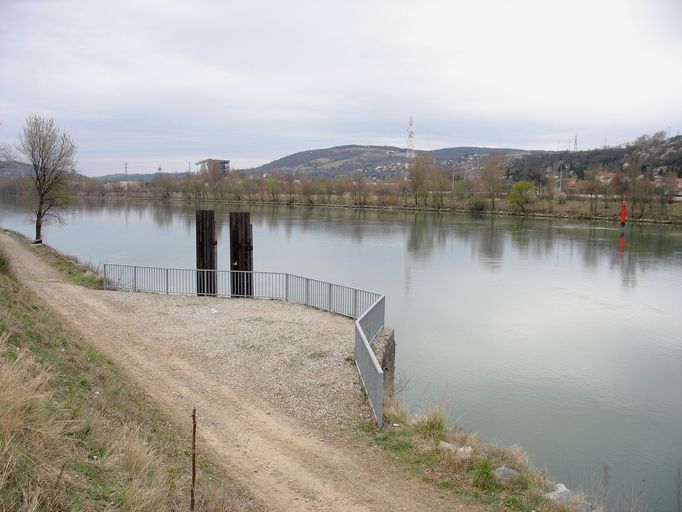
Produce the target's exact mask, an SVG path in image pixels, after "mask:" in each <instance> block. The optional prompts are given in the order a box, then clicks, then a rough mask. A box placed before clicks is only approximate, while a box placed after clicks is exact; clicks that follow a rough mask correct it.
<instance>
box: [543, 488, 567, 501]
mask: <svg viewBox="0 0 682 512" xmlns="http://www.w3.org/2000/svg"><path fill="white" fill-rule="evenodd" d="M571 496H572V493H571V491H569V490H568V489H567V488H566V486H565V485H564V484H556V485H555V486H554V490H553V491H550V492H547V493H545V498H547V499H548V500H550V501H556V502H557V503H568V502H569V501H571Z"/></svg>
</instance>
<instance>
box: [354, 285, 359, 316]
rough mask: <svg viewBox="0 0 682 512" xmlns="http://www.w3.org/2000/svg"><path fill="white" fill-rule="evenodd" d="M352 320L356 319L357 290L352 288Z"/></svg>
mask: <svg viewBox="0 0 682 512" xmlns="http://www.w3.org/2000/svg"><path fill="white" fill-rule="evenodd" d="M353 318H355V319H357V318H358V289H357V288H353Z"/></svg>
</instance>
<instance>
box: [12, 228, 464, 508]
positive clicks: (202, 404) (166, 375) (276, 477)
mask: <svg viewBox="0 0 682 512" xmlns="http://www.w3.org/2000/svg"><path fill="white" fill-rule="evenodd" d="M0 245H1V246H2V247H3V248H4V250H5V251H6V253H7V254H8V256H9V258H10V260H11V264H12V269H13V272H14V274H15V275H16V277H17V278H18V279H19V280H20V281H21V282H22V283H24V284H25V285H26V286H28V287H29V288H31V289H32V290H33V291H34V292H36V293H37V294H38V295H39V296H41V297H42V298H43V300H44V301H45V302H46V304H47V305H48V306H50V307H51V308H52V309H54V310H55V311H56V312H57V313H58V314H60V315H61V316H62V317H63V318H65V319H66V320H67V321H68V322H70V323H71V324H72V325H73V326H74V327H75V328H76V329H77V330H79V331H80V332H81V333H82V334H83V335H84V336H85V337H86V338H87V339H88V340H89V341H90V342H91V343H92V344H94V345H95V346H96V347H97V348H98V349H99V350H101V351H102V352H103V353H105V354H107V355H108V356H109V357H111V358H112V359H113V360H114V361H116V362H117V363H118V364H119V365H121V366H122V367H123V368H124V369H125V371H126V372H128V373H129V375H130V376H131V378H133V379H135V380H137V381H138V382H139V383H140V384H141V385H142V386H143V387H144V388H145V389H146V390H147V391H148V393H149V394H150V395H151V396H152V397H153V398H154V399H155V400H157V401H158V402H159V403H160V404H162V405H164V406H165V407H166V408H167V409H168V410H169V412H170V413H171V414H172V415H174V416H175V418H176V419H177V421H181V422H188V417H189V416H188V415H189V412H190V411H191V408H192V407H193V406H194V407H196V408H197V410H198V411H199V431H200V439H201V446H200V449H203V450H209V451H210V452H212V454H213V456H214V459H215V460H217V461H218V462H220V463H222V464H223V465H224V466H225V468H226V471H227V472H228V473H229V474H230V475H231V476H232V477H234V478H235V479H236V480H238V481H240V482H241V483H242V484H243V485H244V486H246V487H247V488H248V489H249V490H250V491H251V492H252V493H253V494H254V495H255V496H256V497H257V498H258V499H259V500H261V501H262V502H263V503H265V504H266V506H267V507H268V508H270V509H271V510H277V511H296V510H338V511H396V510H409V511H416V510H467V509H468V508H467V507H465V506H464V505H462V504H461V503H458V502H456V501H455V498H453V496H452V494H450V493H447V492H444V491H439V490H436V489H434V488H432V487H431V486H429V485H428V484H426V483H424V482H423V481H421V480H420V479H418V478H416V477H415V478H410V477H407V476H405V475H404V473H403V472H402V471H401V470H399V469H397V468H394V467H391V465H390V464H386V463H385V462H384V461H383V454H382V453H380V452H379V449H377V452H376V453H372V450H370V451H369V453H365V452H363V450H361V449H360V448H359V447H358V446H356V445H353V444H351V443H348V442H344V441H343V440H342V439H340V438H334V439H329V438H327V439H325V440H322V436H323V435H324V434H323V433H322V432H320V431H317V430H315V429H314V428H313V427H311V426H310V425H306V424H304V423H302V422H300V420H297V419H294V418H291V417H290V416H286V415H284V414H283V413H281V412H279V411H278V410H277V409H276V408H275V407H272V406H271V405H270V404H268V403H266V402H264V401H262V400H260V399H258V398H256V397H253V396H245V395H244V393H243V392H240V394H239V395H237V394H235V392H234V390H233V389H232V388H230V387H228V386H227V385H226V384H224V383H223V382H221V381H219V380H217V379H215V378H214V377H212V376H210V375H209V374H208V372H206V371H204V370H203V369H202V368H201V367H196V366H193V365H191V364H190V363H189V362H188V361H187V360H186V358H183V357H182V355H181V353H180V352H179V351H176V350H173V347H172V346H164V345H161V344H160V343H158V342H157V341H155V340H154V339H153V338H151V337H149V336H147V335H145V334H143V333H142V332H141V330H140V329H137V328H136V326H135V325H131V324H130V323H129V321H128V318H127V316H126V314H125V311H121V310H120V308H117V307H116V300H114V299H112V294H116V293H117V292H104V291H97V290H89V289H86V288H82V287H79V286H77V285H73V284H70V283H67V282H65V281H64V279H63V278H62V277H61V275H60V274H58V272H57V271H56V270H54V269H53V268H52V267H50V266H49V265H48V264H46V263H45V262H44V261H43V260H42V259H40V258H39V257H38V256H36V255H35V254H33V253H32V252H31V250H30V249H28V248H26V247H24V246H23V245H22V244H21V243H19V242H18V241H17V240H15V239H13V238H12V237H10V236H9V235H7V234H5V233H0Z"/></svg>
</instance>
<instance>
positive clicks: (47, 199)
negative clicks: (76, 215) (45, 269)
mask: <svg viewBox="0 0 682 512" xmlns="http://www.w3.org/2000/svg"><path fill="white" fill-rule="evenodd" d="M18 149H19V152H20V153H21V154H22V155H23V156H24V157H26V159H27V160H28V161H29V162H30V163H31V165H32V166H33V176H32V181H33V185H34V188H35V192H36V195H37V198H36V203H37V204H36V206H35V208H34V209H33V215H34V217H35V221H36V240H35V241H36V243H41V242H42V238H43V237H42V227H43V224H44V223H46V222H47V221H49V220H52V219H57V220H59V211H60V209H61V208H62V207H63V197H64V193H65V192H66V185H67V183H68V180H69V177H70V176H71V175H72V174H73V172H74V171H73V168H74V165H75V162H74V157H75V156H76V143H75V142H74V141H73V139H71V137H70V136H69V135H67V134H66V133H65V132H63V131H62V130H60V129H59V128H57V127H56V126H55V124H54V120H53V119H47V118H43V117H40V116H30V117H29V118H28V119H27V120H26V123H25V124H24V128H23V130H22V132H21V135H20V136H19V144H18Z"/></svg>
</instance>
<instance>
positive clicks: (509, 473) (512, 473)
mask: <svg viewBox="0 0 682 512" xmlns="http://www.w3.org/2000/svg"><path fill="white" fill-rule="evenodd" d="M493 474H494V475H495V480H497V482H498V483H501V484H506V483H507V482H509V481H510V480H514V479H515V478H518V476H519V475H520V473H519V472H518V471H516V470H514V469H511V468H508V467H507V466H500V467H499V468H497V469H496V470H495V471H494V472H493Z"/></svg>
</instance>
